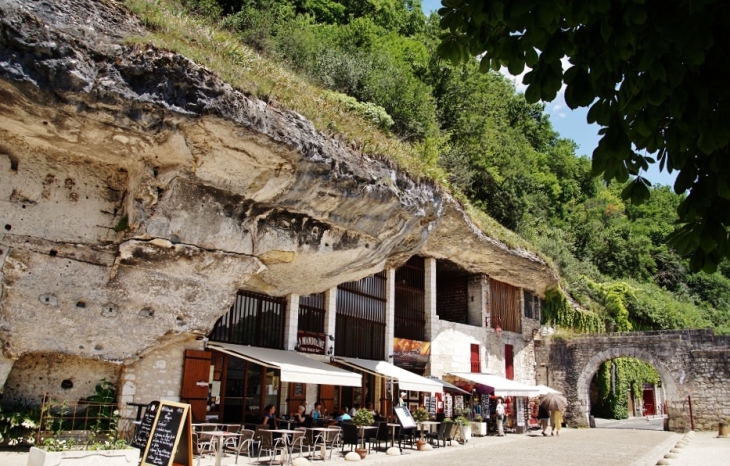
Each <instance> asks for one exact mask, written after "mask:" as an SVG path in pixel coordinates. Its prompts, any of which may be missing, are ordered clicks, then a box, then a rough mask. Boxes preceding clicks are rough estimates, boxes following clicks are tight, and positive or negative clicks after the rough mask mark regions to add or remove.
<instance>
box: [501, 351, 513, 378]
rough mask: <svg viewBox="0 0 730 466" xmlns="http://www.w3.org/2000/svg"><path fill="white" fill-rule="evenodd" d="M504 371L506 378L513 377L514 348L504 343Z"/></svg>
mask: <svg viewBox="0 0 730 466" xmlns="http://www.w3.org/2000/svg"><path fill="white" fill-rule="evenodd" d="M504 373H505V377H507V378H508V379H510V380H514V379H515V362H514V349H513V347H512V345H504Z"/></svg>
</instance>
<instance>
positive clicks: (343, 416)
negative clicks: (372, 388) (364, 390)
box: [335, 408, 352, 425]
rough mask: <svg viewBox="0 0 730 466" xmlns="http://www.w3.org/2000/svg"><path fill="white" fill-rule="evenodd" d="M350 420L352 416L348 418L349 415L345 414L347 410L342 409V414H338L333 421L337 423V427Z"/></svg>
mask: <svg viewBox="0 0 730 466" xmlns="http://www.w3.org/2000/svg"><path fill="white" fill-rule="evenodd" d="M351 420H352V416H350V415H349V414H348V412H347V408H344V409H343V410H342V414H340V415H339V416H337V417H336V418H335V421H337V424H339V425H342V423H343V422H344V421H351Z"/></svg>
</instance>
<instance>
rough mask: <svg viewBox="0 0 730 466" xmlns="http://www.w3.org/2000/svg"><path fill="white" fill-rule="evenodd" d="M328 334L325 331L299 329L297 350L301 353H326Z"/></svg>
mask: <svg viewBox="0 0 730 466" xmlns="http://www.w3.org/2000/svg"><path fill="white" fill-rule="evenodd" d="M326 346H327V335H325V334H324V333H314V332H305V331H303V330H298V331H297V351H299V352H300V353H310V354H324V353H325V350H326V349H325V347H326Z"/></svg>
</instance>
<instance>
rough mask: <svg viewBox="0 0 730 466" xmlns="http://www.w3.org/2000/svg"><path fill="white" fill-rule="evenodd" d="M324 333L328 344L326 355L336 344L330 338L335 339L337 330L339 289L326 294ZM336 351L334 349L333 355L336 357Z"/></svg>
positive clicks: (332, 289)
mask: <svg viewBox="0 0 730 466" xmlns="http://www.w3.org/2000/svg"><path fill="white" fill-rule="evenodd" d="M324 309H325V311H324V333H325V334H326V335H327V343H326V348H325V353H326V352H327V350H329V348H330V346H334V344H335V342H334V341H332V340H330V338H329V336H330V335H331V336H332V338H334V337H335V330H336V329H337V287H334V288H330V289H329V290H327V291H325V292H324ZM334 354H335V350H334V348H333V349H332V355H333V356H334Z"/></svg>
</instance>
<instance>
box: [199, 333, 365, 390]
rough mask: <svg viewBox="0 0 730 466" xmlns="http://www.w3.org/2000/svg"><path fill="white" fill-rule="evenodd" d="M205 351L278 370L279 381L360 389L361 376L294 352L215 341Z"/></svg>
mask: <svg viewBox="0 0 730 466" xmlns="http://www.w3.org/2000/svg"><path fill="white" fill-rule="evenodd" d="M208 349H211V350H215V351H220V352H222V353H226V354H228V355H231V356H233V357H236V358H241V359H245V360H247V361H251V362H253V363H256V364H260V365H262V366H266V367H272V368H275V369H280V370H281V381H282V382H294V383H313V384H326V385H345V386H347V387H361V386H362V377H361V376H360V375H358V374H355V373H352V372H350V371H346V370H342V369H340V368H337V367H333V366H330V365H329V364H325V363H323V362H320V361H317V360H315V359H312V358H308V357H306V356H303V355H301V354H299V353H297V352H296V351H284V350H276V349H270V348H259V347H256V346H243V345H232V344H230V343H217V342H210V343H208Z"/></svg>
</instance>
